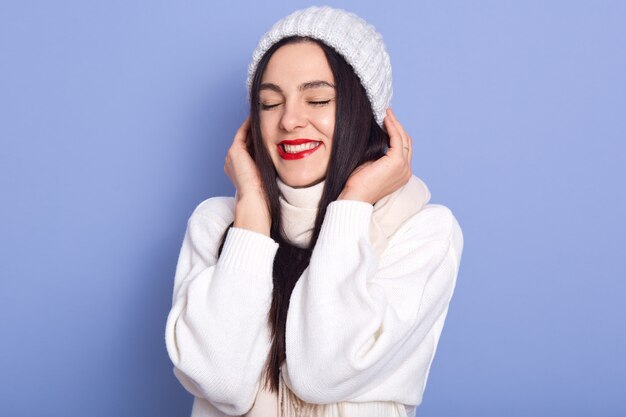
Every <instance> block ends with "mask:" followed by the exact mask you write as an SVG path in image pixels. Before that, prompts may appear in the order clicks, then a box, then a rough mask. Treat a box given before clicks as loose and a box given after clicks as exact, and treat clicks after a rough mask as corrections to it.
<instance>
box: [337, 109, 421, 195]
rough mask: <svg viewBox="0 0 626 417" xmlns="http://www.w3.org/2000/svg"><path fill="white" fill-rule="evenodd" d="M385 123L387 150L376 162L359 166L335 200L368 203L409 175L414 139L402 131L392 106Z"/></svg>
mask: <svg viewBox="0 0 626 417" xmlns="http://www.w3.org/2000/svg"><path fill="white" fill-rule="evenodd" d="M384 123H385V126H386V127H387V133H388V134H389V149H387V153H386V154H385V155H384V156H383V157H381V158H379V159H377V160H376V161H369V162H366V163H364V164H362V165H359V166H358V167H357V168H356V169H355V170H354V172H352V174H351V175H350V177H349V178H348V181H347V182H346V185H345V186H344V188H343V191H342V192H341V194H339V197H338V198H337V199H338V200H358V201H365V202H368V203H370V204H374V203H376V202H377V201H378V200H380V199H381V198H383V197H384V196H386V195H388V194H391V193H393V192H394V191H396V190H397V189H398V188H400V187H402V186H403V185H404V184H406V183H407V182H408V181H409V179H410V178H411V175H412V173H411V156H412V155H413V149H412V142H413V139H411V137H410V136H409V135H408V134H407V133H406V132H405V131H404V129H403V128H402V125H401V124H400V122H398V119H396V116H395V114H393V111H392V110H391V108H388V109H387V115H386V116H385V121H384Z"/></svg>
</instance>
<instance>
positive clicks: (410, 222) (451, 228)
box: [394, 203, 463, 254]
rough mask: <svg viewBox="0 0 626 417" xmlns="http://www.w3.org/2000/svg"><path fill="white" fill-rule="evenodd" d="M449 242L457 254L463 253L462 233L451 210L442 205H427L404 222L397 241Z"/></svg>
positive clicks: (397, 234)
mask: <svg viewBox="0 0 626 417" xmlns="http://www.w3.org/2000/svg"><path fill="white" fill-rule="evenodd" d="M407 235H410V237H411V239H426V240H449V241H450V242H451V244H452V245H453V247H454V248H455V250H456V252H457V253H459V254H460V253H461V252H462V251H463V231H462V229H461V225H460V224H459V222H458V220H457V218H456V216H455V214H454V213H453V211H452V209H451V208H450V207H448V206H445V205H443V204H435V203H428V204H425V205H424V206H423V207H422V208H421V210H419V211H418V212H417V213H415V214H414V215H413V216H411V217H410V218H409V219H407V221H405V222H404V223H403V224H402V226H401V227H400V229H399V230H398V232H397V233H396V236H394V237H395V238H397V239H402V237H403V236H404V237H408V236H407Z"/></svg>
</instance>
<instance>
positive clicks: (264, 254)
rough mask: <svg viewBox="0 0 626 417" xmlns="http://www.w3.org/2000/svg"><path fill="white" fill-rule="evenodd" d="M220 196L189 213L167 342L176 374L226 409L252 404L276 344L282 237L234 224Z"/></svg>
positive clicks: (189, 387) (239, 409) (243, 409)
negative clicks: (275, 280) (271, 317)
mask: <svg viewBox="0 0 626 417" xmlns="http://www.w3.org/2000/svg"><path fill="white" fill-rule="evenodd" d="M220 209H222V211H223V205H222V206H221V207H220V202H219V200H218V199H209V200H206V201H205V203H203V205H202V207H201V206H198V208H197V209H196V210H194V213H193V214H192V215H191V217H190V218H189V220H188V223H187V229H186V231H185V235H184V239H183V243H182V247H181V249H180V254H179V258H178V263H177V265H176V273H175V277H174V290H173V296H172V308H171V310H170V312H169V314H168V317H167V322H166V328H165V342H166V347H167V352H168V355H169V357H170V360H171V361H172V363H173V364H174V369H173V370H174V374H175V376H176V377H177V378H178V380H179V381H180V383H181V384H182V385H183V386H184V387H185V389H187V391H189V392H190V393H191V394H193V395H194V396H196V397H200V398H202V399H204V400H207V401H209V402H210V403H211V404H212V405H213V406H214V407H216V408H217V409H219V410H220V411H222V412H223V413H225V414H227V415H240V414H244V413H245V412H246V411H247V410H248V409H250V408H251V407H252V405H253V402H254V398H255V396H256V392H257V390H258V388H259V380H260V377H261V373H262V370H263V367H264V365H265V361H266V359H267V356H268V354H269V350H270V340H271V339H270V329H269V325H268V323H267V314H268V312H269V308H270V305H271V297H272V286H273V284H272V264H273V260H274V256H275V254H276V251H277V249H278V244H277V243H276V242H275V241H274V240H273V239H271V238H269V237H267V236H265V235H263V234H260V233H256V232H253V231H250V230H247V229H241V228H236V227H233V228H231V229H230V230H229V231H228V234H227V235H226V239H225V241H224V247H223V250H222V253H221V255H220V256H219V259H218V257H217V252H218V248H219V243H220V239H221V237H222V235H223V233H224V232H225V230H226V228H227V226H228V224H229V223H230V221H224V219H223V218H222V217H221V216H220Z"/></svg>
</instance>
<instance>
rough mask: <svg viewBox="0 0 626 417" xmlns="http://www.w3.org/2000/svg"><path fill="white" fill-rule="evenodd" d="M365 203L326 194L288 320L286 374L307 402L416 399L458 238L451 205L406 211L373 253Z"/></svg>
mask: <svg viewBox="0 0 626 417" xmlns="http://www.w3.org/2000/svg"><path fill="white" fill-rule="evenodd" d="M372 212H373V207H372V205H370V204H368V203H364V202H360V201H350V200H339V201H334V202H332V203H330V204H329V206H328V209H327V212H326V216H325V218H324V222H323V224H322V229H321V231H320V235H319V238H318V241H317V243H316V245H315V247H314V249H313V252H312V255H311V260H310V263H309V267H308V268H307V269H306V270H305V271H304V273H303V274H302V276H301V277H300V279H299V281H298V282H297V284H296V286H295V288H294V290H293V293H292V296H291V299H290V306H289V310H288V315H287V324H286V351H287V357H286V368H285V369H284V371H286V372H285V374H286V375H284V377H285V381H286V383H287V384H288V385H289V386H290V388H291V389H292V390H293V391H294V393H296V395H298V396H299V397H300V398H302V399H303V400H305V401H307V402H311V403H318V404H323V403H333V402H339V401H355V402H361V401H379V400H381V401H382V400H393V401H399V402H402V403H404V404H418V403H419V402H421V396H422V393H423V389H424V386H425V383H426V378H427V375H428V372H429V368H430V364H431V362H432V359H433V357H434V352H435V349H436V345H437V343H438V339H439V335H440V333H441V330H442V327H443V321H444V320H445V316H446V313H447V310H448V304H449V302H450V298H451V297H452V293H453V290H454V287H455V283H456V277H457V272H458V268H459V263H460V259H461V258H460V257H461V252H462V247H463V237H462V233H461V229H460V227H459V225H458V223H457V221H456V219H455V217H454V216H453V215H452V212H451V211H450V209H448V208H447V207H445V206H442V205H436V204H431V205H428V206H426V207H425V208H424V209H422V210H421V211H420V212H418V213H417V214H415V215H414V216H413V217H411V218H410V219H408V220H407V221H406V222H405V223H404V224H403V225H402V226H401V227H400V229H398V231H397V232H396V233H395V234H394V235H393V236H392V238H391V239H390V241H389V244H388V246H387V248H386V250H385V251H384V252H383V254H382V255H381V257H380V258H379V257H378V256H377V254H376V251H375V250H374V247H373V246H372V244H371V242H370V238H369V230H370V221H371V217H372Z"/></svg>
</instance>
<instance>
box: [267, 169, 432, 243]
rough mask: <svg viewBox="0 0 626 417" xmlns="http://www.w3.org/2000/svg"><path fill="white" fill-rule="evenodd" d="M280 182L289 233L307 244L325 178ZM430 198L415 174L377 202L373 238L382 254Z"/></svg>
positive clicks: (293, 240)
mask: <svg viewBox="0 0 626 417" xmlns="http://www.w3.org/2000/svg"><path fill="white" fill-rule="evenodd" d="M276 183H277V185H278V189H279V191H280V196H279V202H280V209H281V217H282V224H283V231H284V232H285V237H286V238H287V240H288V241H289V242H291V243H292V244H293V245H295V246H298V247H300V248H306V247H308V245H309V242H310V240H311V236H312V234H313V227H314V225H315V224H314V223H315V218H316V216H317V212H318V204H319V201H320V199H321V198H322V193H323V192H324V184H325V180H324V181H321V182H319V183H317V184H315V185H312V186H310V187H304V188H294V187H291V186H289V185H287V184H285V183H284V182H283V181H282V180H281V179H280V178H279V177H278V176H277V177H276ZM429 200H430V191H429V189H428V187H427V186H426V184H425V183H424V182H423V181H422V180H421V179H420V178H418V177H416V176H415V175H413V176H411V179H410V180H409V182H408V183H406V184H405V185H404V186H402V187H400V188H399V189H398V190H396V191H395V192H393V193H391V194H389V195H387V196H385V197H383V198H382V199H380V200H379V201H377V202H376V204H374V210H373V213H372V222H371V229H370V239H371V242H372V244H373V245H374V248H375V249H376V251H377V253H378V254H379V255H380V254H381V253H382V251H383V250H384V249H385V247H386V246H387V241H388V239H389V238H390V237H391V236H392V235H393V234H394V233H395V231H396V230H397V229H398V228H399V227H400V225H401V224H402V223H403V222H404V221H406V220H407V219H408V218H409V217H411V216H412V215H414V214H415V213H417V212H418V211H420V210H421V209H422V208H423V206H425V205H426V204H427V203H428V201H429Z"/></svg>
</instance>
